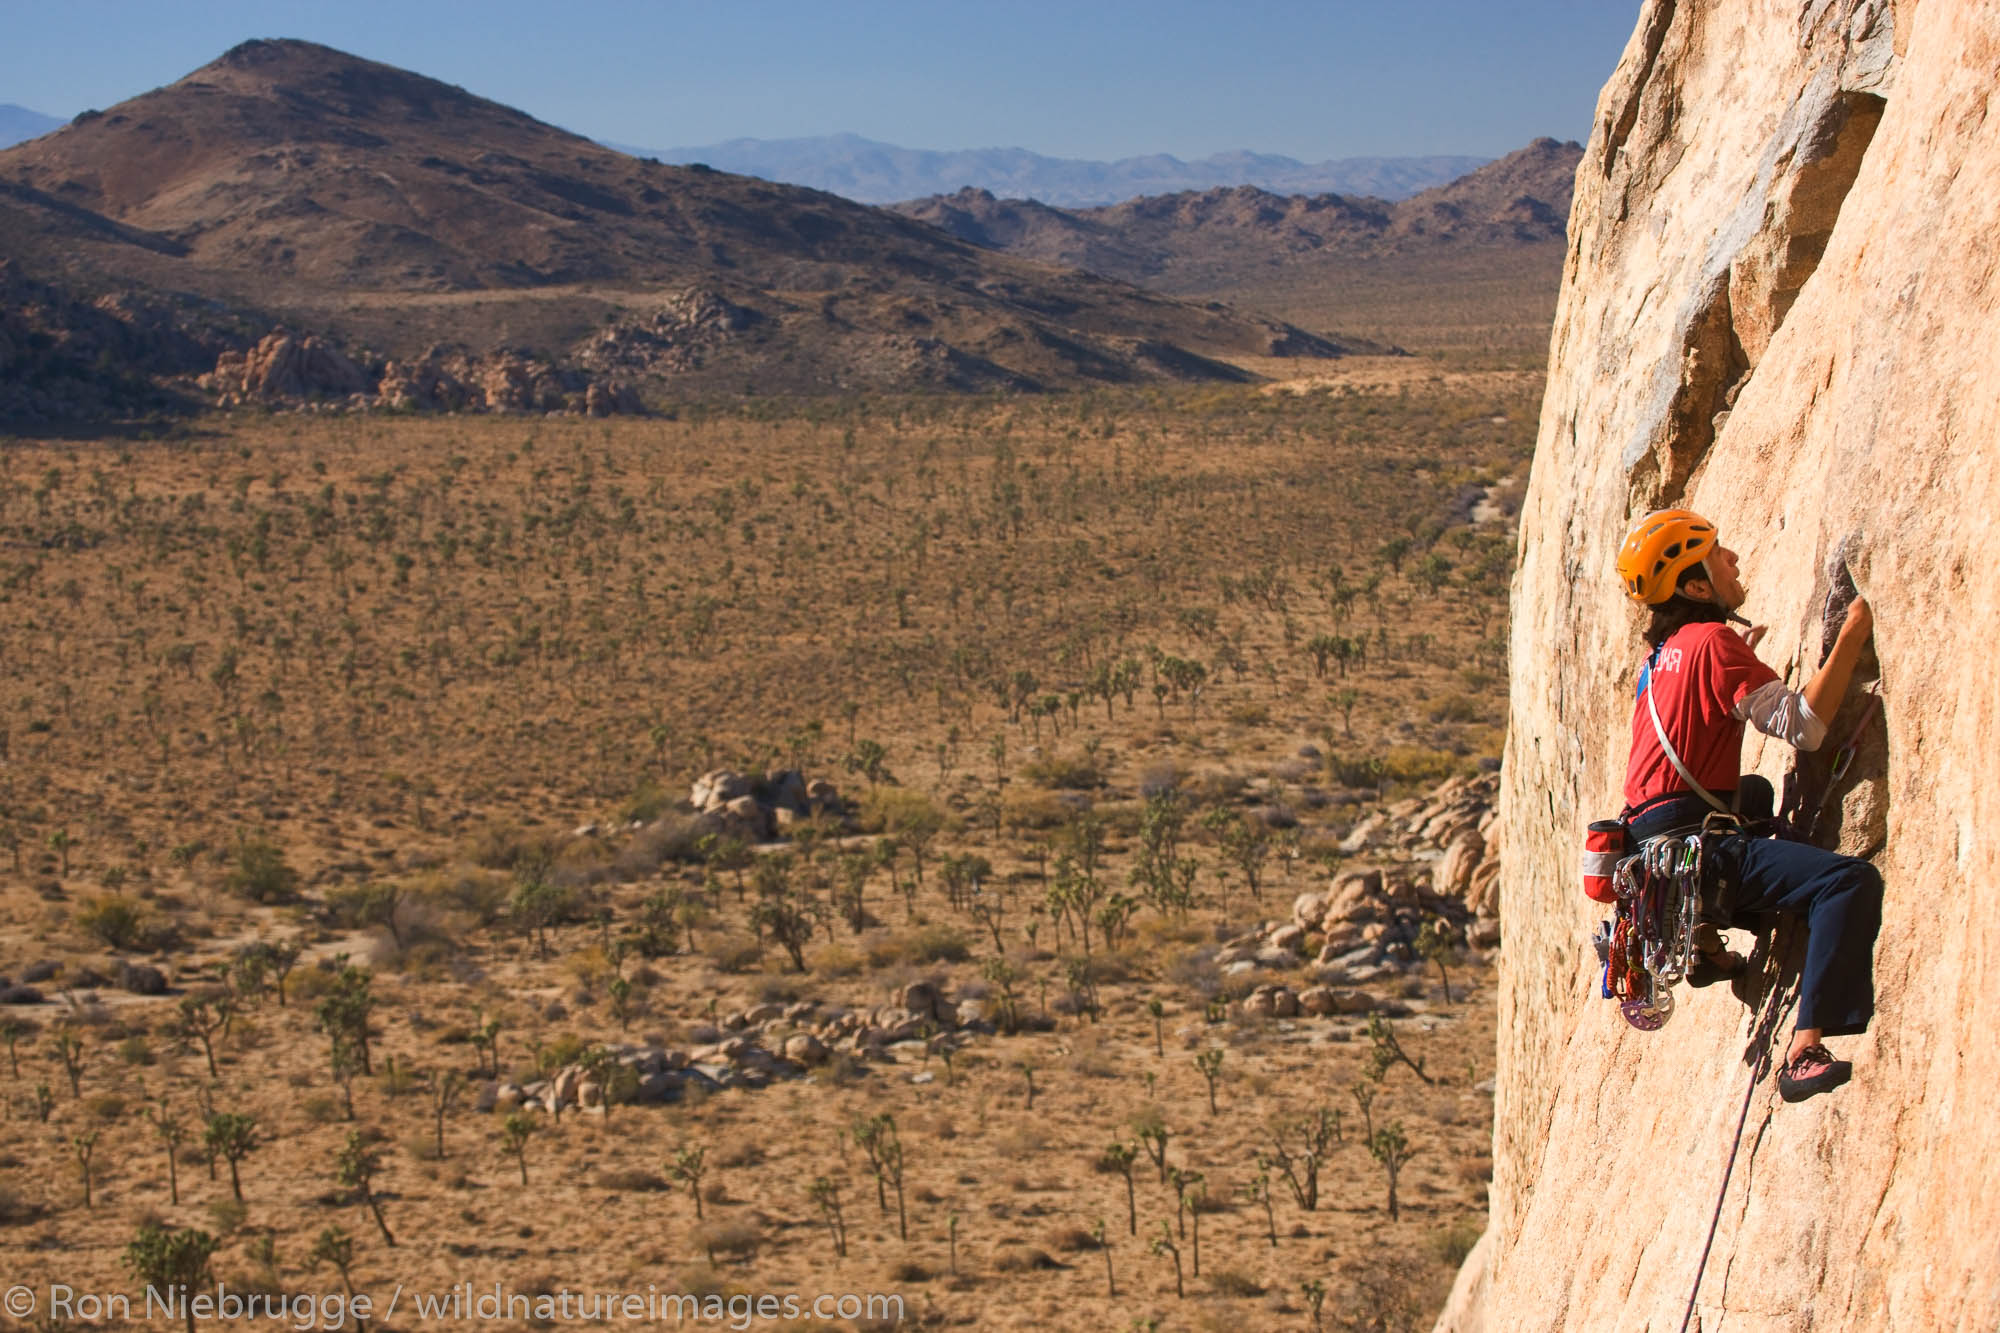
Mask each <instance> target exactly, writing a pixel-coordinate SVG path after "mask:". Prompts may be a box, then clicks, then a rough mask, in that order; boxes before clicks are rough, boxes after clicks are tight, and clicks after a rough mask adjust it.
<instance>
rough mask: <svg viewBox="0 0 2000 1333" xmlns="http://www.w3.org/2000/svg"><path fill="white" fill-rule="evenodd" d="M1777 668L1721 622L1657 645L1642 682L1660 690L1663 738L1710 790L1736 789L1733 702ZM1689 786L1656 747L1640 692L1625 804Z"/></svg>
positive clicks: (1739, 743) (1737, 725) (1737, 729)
mask: <svg viewBox="0 0 2000 1333" xmlns="http://www.w3.org/2000/svg"><path fill="white" fill-rule="evenodd" d="M1777 679H1778V673H1777V672H1775V671H1773V670H1771V668H1769V667H1767V666H1765V665H1764V664H1763V663H1762V662H1760V661H1758V660H1757V654H1755V653H1754V652H1752V651H1750V645H1749V644H1747V643H1745V642H1743V639H1742V636H1740V635H1738V634H1737V633H1736V631H1735V630H1733V629H1731V628H1729V626H1727V625H1725V624H1721V623H1720V622H1716V621H1703V622H1699V623H1697V624H1693V625H1685V626H1683V627H1682V628H1680V629H1678V630H1676V631H1674V634H1673V636H1672V637H1671V638H1669V639H1668V640H1667V641H1666V643H1664V644H1662V645H1661V647H1660V654H1659V657H1658V659H1657V661H1656V663H1655V664H1654V666H1653V667H1652V668H1651V669H1650V670H1649V671H1648V672H1647V673H1646V688H1647V689H1653V690H1657V691H1659V693H1658V695H1657V701H1658V703H1659V706H1660V722H1661V724H1662V725H1663V726H1665V727H1666V729H1667V739H1668V740H1670V741H1672V742H1673V746H1674V750H1675V752H1676V753H1678V754H1679V755H1680V757H1681V762H1682V763H1683V764H1686V765H1687V768H1688V772H1690V773H1692V774H1694V776H1695V780H1696V781H1697V782H1699V783H1701V785H1702V786H1704V787H1706V788H1708V789H1709V790H1710V791H1711V792H1715V793H1717V794H1721V793H1724V792H1729V791H1734V790H1735V788H1736V783H1737V780H1738V778H1739V777H1740V776H1741V772H1742V769H1741V766H1742V761H1743V721H1742V719H1740V718H1738V717H1737V716H1736V713H1735V708H1736V704H1737V701H1738V700H1740V699H1742V697H1743V696H1744V695H1746V694H1748V693H1750V692H1751V691H1752V690H1754V689H1757V688H1758V687H1759V686H1762V685H1767V684H1769V683H1770V682H1772V681H1774V680H1777ZM1686 790H1687V784H1686V783H1685V782H1683V781H1681V776H1680V774H1678V773H1676V772H1675V771H1674V766H1673V764H1672V762H1671V761H1669V760H1668V758H1667V755H1666V751H1664V750H1662V749H1661V748H1660V738H1659V736H1658V734H1657V733H1655V732H1654V730H1653V713H1652V710H1651V709H1650V708H1648V707H1647V706H1646V696H1645V694H1644V692H1643V691H1642V692H1641V693H1640V695H1639V701H1638V706H1637V708H1636V709H1635V710H1634V711H1633V713H1632V753H1631V758H1630V760H1629V761H1628V762H1627V763H1626V766H1625V807H1626V809H1628V810H1629V809H1631V808H1632V807H1634V806H1638V805H1643V804H1644V803H1646V802H1647V801H1650V800H1653V799H1654V798H1655V797H1660V796H1665V795H1667V794H1669V793H1671V792H1679V791H1686Z"/></svg>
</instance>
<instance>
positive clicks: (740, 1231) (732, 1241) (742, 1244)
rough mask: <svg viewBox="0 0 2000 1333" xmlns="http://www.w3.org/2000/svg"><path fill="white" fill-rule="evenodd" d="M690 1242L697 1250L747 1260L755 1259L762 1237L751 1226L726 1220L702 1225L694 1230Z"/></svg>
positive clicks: (747, 1223)
mask: <svg viewBox="0 0 2000 1333" xmlns="http://www.w3.org/2000/svg"><path fill="white" fill-rule="evenodd" d="M692 1242H693V1247H694V1248H695V1249H697V1250H706V1251H707V1252H708V1253H710V1254H715V1255H728V1256H730V1257H731V1258H737V1259H747V1258H753V1257H755V1255H756V1253H757V1251H758V1249H759V1248H760V1247H761V1246H762V1245H763V1243H764V1237H763V1233H762V1232H760V1231H759V1230H758V1229H757V1228H756V1226H754V1225H753V1224H751V1223H749V1222H740V1221H735V1220H733V1219H728V1220H716V1221H710V1222H704V1223H702V1224H701V1225H700V1226H698V1227H696V1228H695V1229H694V1235H693V1237H692Z"/></svg>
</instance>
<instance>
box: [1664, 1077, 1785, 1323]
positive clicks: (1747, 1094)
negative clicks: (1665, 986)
mask: <svg viewBox="0 0 2000 1333" xmlns="http://www.w3.org/2000/svg"><path fill="white" fill-rule="evenodd" d="M1763 1072H1764V1070H1763V1066H1762V1063H1761V1062H1757V1063H1753V1064H1752V1065H1751V1066H1750V1086H1749V1087H1747V1088H1745V1089H1743V1108H1742V1109H1741V1110H1740V1111H1738V1112H1737V1113H1736V1133H1735V1135H1734V1136H1733V1137H1732V1138H1731V1139H1730V1140H1729V1161H1728V1163H1727V1164H1726V1165H1725V1166H1724V1167H1723V1168H1722V1188H1720V1189H1718V1190H1717V1191H1716V1192H1715V1211H1714V1212H1712V1213H1710V1214H1709V1217H1708V1237H1707V1239H1705V1240H1703V1241H1702V1243H1701V1258H1700V1260H1698V1261H1697V1262H1696V1264H1695V1266H1694V1286H1693V1288H1692V1289H1690V1290H1689V1292H1688V1303H1687V1310H1686V1311H1685V1312H1683V1313H1682V1315H1681V1333H1688V1325H1689V1324H1690V1323H1692V1322H1693V1320H1694V1302H1695V1298H1696V1297H1697V1296H1699V1295H1701V1280H1702V1278H1703V1277H1704V1276H1705V1275H1706V1274H1707V1273H1708V1252H1709V1251H1710V1250H1711V1249H1713V1248H1714V1247H1715V1232H1716V1229H1717V1228H1718V1227H1720V1226H1721V1225H1722V1202H1723V1200H1724V1199H1726V1198H1728V1197H1729V1179H1730V1177H1731V1176H1733V1175H1735V1174H1736V1154H1737V1153H1738V1152H1740V1151H1742V1148H1743V1126H1744V1125H1745V1124H1746V1123H1748V1122H1749V1119H1750V1098H1751V1095H1752V1094H1754V1093H1755V1092H1756V1091H1757V1081H1758V1079H1759V1078H1760V1077H1761V1076H1762V1075H1763Z"/></svg>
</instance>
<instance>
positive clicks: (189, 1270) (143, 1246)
mask: <svg viewBox="0 0 2000 1333" xmlns="http://www.w3.org/2000/svg"><path fill="white" fill-rule="evenodd" d="M216 1244H217V1242H216V1239H215V1237H213V1236H211V1235H209V1234H208V1233H207V1232H206V1231H196V1230H194V1229H193V1228H191V1227H190V1228H189V1229H187V1230H185V1231H169V1230H167V1229H166V1228H165V1227H163V1226H161V1225H160V1224H159V1223H157V1222H148V1223H146V1224H145V1225H144V1226H142V1227H140V1228H139V1234H138V1235H136V1236H134V1237H133V1238H132V1242H131V1243H130V1244H129V1245H127V1246H126V1247H125V1254H124V1258H123V1261H122V1262H123V1263H124V1265H125V1267H127V1268H129V1269H131V1270H132V1274H133V1276H135V1277H137V1278H138V1279H139V1280H140V1281H141V1282H143V1283H144V1284H145V1285H147V1286H149V1287H155V1288H158V1289H159V1290H161V1291H172V1290H175V1289H179V1290H182V1291H195V1290H198V1289H200V1288H201V1287H202V1286H203V1285H204V1284H205V1283H206V1282H207V1280H208V1261H209V1258H210V1257H211V1256H212V1255H214V1253H215V1248H216ZM182 1313H183V1314H184V1316H185V1317H186V1319H187V1333H195V1330H194V1302H193V1301H187V1302H184V1303H183V1306H182Z"/></svg>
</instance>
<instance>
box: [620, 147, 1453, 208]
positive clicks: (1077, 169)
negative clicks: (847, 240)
mask: <svg viewBox="0 0 2000 1333" xmlns="http://www.w3.org/2000/svg"><path fill="white" fill-rule="evenodd" d="M608 146H610V147H615V148H618V149H619V150H620V151H622V152H627V153H635V154H638V155H639V156H641V157H656V158H658V159H659V160H660V161H662V162H672V163H690V162H705V163H707V164H708V165H709V166H711V167H714V168H715V169H716V170H718V171H732V172H736V173H737V174H739V175H744V176H760V177H762V178H764V179H765V180H771V181H782V182H785V183H786V184H790V185H804V186H809V187H811V188H812V189H816V190H826V191H828V192H829V193H832V194H837V195H841V196H843V197H845V198H848V199H853V200H856V201H858V202H860V203H864V204H890V203H897V202H899V201H901V200H905V199H915V198H918V197H920V196H923V195H933V194H951V193H953V192H955V191H957V190H961V189H964V188H966V187H968V186H970V187H973V188H975V189H982V190H990V191H992V192H993V193H994V194H997V195H1001V196H1004V197H1009V198H1016V199H1038V200H1040V201H1041V202H1043V203H1046V204H1056V205H1059V206H1061V207H1065V208H1076V207H1088V206H1091V205H1095V204H1111V203H1117V202H1119V201H1121V200H1125V199H1130V198H1132V197H1134V196H1135V195H1142V194H1171V193H1175V192H1178V191H1182V190H1212V189H1216V188H1218V187H1225V186H1232V185H1254V186H1257V187H1258V188H1260V189H1265V190H1272V191H1276V192H1278V193H1281V194H1354V195H1373V196H1374V197H1375V198H1378V199H1407V198H1409V197H1410V196H1411V195H1413V194H1417V193H1419V192H1420V191H1423V190H1427V189H1430V188H1432V187H1434V186H1438V185H1443V184H1445V183H1446V182H1447V181H1452V180H1456V179H1457V178H1458V177H1460V176H1463V175H1465V174H1466V173H1467V172H1469V171H1471V170H1473V169H1474V168H1476V167H1479V166H1482V165H1484V164H1485V163H1486V162H1487V161H1488V160H1489V159H1487V158H1483V157H1348V158H1340V159H1337V160H1334V161H1330V162H1316V163H1308V162H1300V161H1298V160H1297V159H1295V158H1289V157H1279V156H1276V155H1274V154H1270V153H1252V152H1248V151H1243V150H1238V151H1235V152H1229V153H1217V154H1215V155H1214V156H1212V157H1204V158H1201V159H1199V160H1198V161H1194V162H1183V161H1182V160H1181V159H1179V158H1177V157H1172V156H1169V155H1168V154H1165V153H1155V154H1152V155H1150V156H1146V157H1127V158H1120V159H1119V160H1118V161H1116V162H1092V161H1087V160H1084V159H1081V158H1063V157H1044V156H1043V155H1042V154H1040V153H1031V152H1029V151H1027V150H1026V149H1024V148H976V149H962V150H959V151H955V152H937V151H932V150H929V149H922V148H899V147H897V146H896V145H895V144H887V143H880V142H877V141H876V140H873V139H863V138H861V137H860V136H859V135H853V134H831V135H824V136H821V137H818V138H810V139H731V140H729V141H728V142H727V143H717V144H708V145H706V146H703V147H699V148H660V149H653V148H633V147H630V146H627V145H623V144H613V145H608Z"/></svg>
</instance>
